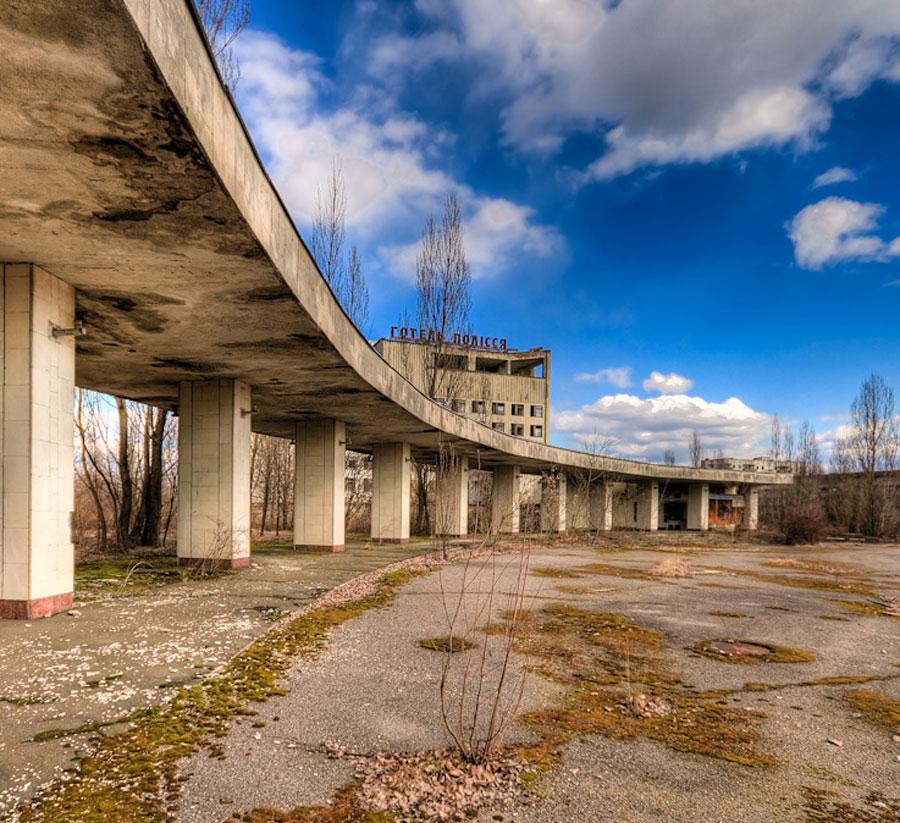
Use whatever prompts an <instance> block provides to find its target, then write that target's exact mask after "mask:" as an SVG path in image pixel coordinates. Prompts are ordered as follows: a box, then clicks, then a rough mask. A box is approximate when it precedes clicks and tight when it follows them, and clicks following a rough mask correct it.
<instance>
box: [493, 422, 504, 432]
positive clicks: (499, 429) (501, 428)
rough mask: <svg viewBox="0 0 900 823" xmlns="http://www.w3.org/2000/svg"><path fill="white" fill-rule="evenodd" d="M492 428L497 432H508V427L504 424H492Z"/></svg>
mask: <svg viewBox="0 0 900 823" xmlns="http://www.w3.org/2000/svg"><path fill="white" fill-rule="evenodd" d="M491 428H492V429H493V430H494V431H495V432H505V431H506V426H504V425H503V424H502V423H491Z"/></svg>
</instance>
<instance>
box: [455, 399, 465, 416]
mask: <svg viewBox="0 0 900 823" xmlns="http://www.w3.org/2000/svg"><path fill="white" fill-rule="evenodd" d="M453 411H455V412H456V413H457V414H465V413H466V401H465V400H454V401H453Z"/></svg>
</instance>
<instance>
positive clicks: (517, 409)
mask: <svg viewBox="0 0 900 823" xmlns="http://www.w3.org/2000/svg"><path fill="white" fill-rule="evenodd" d="M486 409H487V403H486V402H485V401H484V400H473V401H472V411H473V412H474V413H475V414H484V413H485V411H486ZM453 411H455V412H459V413H460V414H465V411H466V401H465V400H454V401H453ZM529 411H530V412H531V416H532V417H543V416H544V407H543V406H531V408H530V409H529ZM509 413H510V414H511V415H512V416H513V417H524V416H525V406H524V404H522V403H510V404H509ZM491 414H497V415H502V414H506V403H491Z"/></svg>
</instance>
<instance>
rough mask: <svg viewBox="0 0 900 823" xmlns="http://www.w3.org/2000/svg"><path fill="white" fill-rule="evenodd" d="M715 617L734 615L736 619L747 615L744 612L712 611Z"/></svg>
mask: <svg viewBox="0 0 900 823" xmlns="http://www.w3.org/2000/svg"><path fill="white" fill-rule="evenodd" d="M710 615H712V616H713V617H733V618H735V619H738V618H741V617H747V615H746V614H744V613H743V612H710Z"/></svg>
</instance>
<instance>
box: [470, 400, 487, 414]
mask: <svg viewBox="0 0 900 823" xmlns="http://www.w3.org/2000/svg"><path fill="white" fill-rule="evenodd" d="M472 411H473V412H475V414H484V400H473V401H472Z"/></svg>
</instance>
